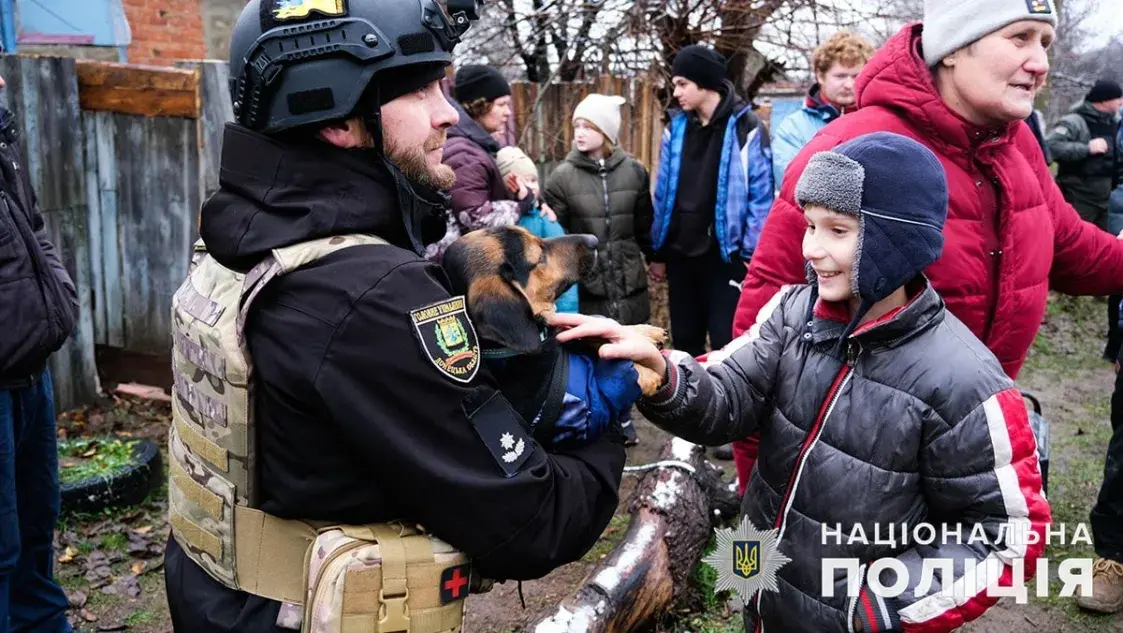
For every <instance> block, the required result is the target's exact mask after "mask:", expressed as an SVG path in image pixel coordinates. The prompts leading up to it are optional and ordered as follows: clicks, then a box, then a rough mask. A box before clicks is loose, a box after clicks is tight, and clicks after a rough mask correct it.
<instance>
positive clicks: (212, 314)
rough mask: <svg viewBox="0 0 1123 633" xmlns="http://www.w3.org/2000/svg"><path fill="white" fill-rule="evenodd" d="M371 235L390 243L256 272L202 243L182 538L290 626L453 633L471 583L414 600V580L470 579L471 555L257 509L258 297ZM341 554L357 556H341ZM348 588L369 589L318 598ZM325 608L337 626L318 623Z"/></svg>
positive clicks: (174, 491)
mask: <svg viewBox="0 0 1123 633" xmlns="http://www.w3.org/2000/svg"><path fill="white" fill-rule="evenodd" d="M371 244H380V245H385V244H387V242H386V241H385V240H383V239H381V238H379V237H377V236H374V235H362V234H355V235H345V236H335V237H328V238H323V239H319V240H313V241H309V242H305V243H301V244H296V245H293V246H288V247H285V248H278V249H274V250H273V251H272V252H271V253H270V255H269V256H268V257H266V258H265V259H264V260H263V261H262V262H261V263H260V264H258V265H257V266H256V267H254V268H253V269H252V270H251V271H250V272H249V273H246V274H242V273H238V272H235V271H232V270H230V269H228V268H225V267H224V266H222V265H221V264H219V263H218V262H217V261H215V259H214V258H213V257H210V256H209V255H207V253H206V251H205V249H204V248H203V247H202V245H201V243H200V244H197V245H196V247H195V253H194V254H193V256H192V261H191V266H190V270H189V274H188V277H187V279H186V281H184V282H183V285H182V286H181V287H180V288H179V290H178V291H177V292H176V294H175V297H174V298H173V301H172V334H173V346H172V369H173V377H174V387H173V394H172V428H171V432H170V435H169V440H168V443H169V454H170V457H171V459H170V460H169V462H170V463H169V479H170V481H169V513H170V523H171V527H172V535H173V537H174V538H175V539H176V541H178V542H179V544H180V546H181V547H182V548H183V550H184V552H185V553H186V554H187V556H188V557H190V558H191V560H193V561H194V562H195V563H196V564H198V565H199V566H200V567H202V568H203V569H204V570H206V572H207V573H208V574H209V575H210V576H211V577H212V578H214V579H215V580H217V581H219V582H220V583H222V584H223V585H226V586H227V587H230V588H233V589H237V590H240V591H245V592H248V593H251V594H254V595H259V596H263V597H266V598H270V599H273V600H278V601H280V602H282V603H284V606H283V608H282V611H281V617H280V618H278V625H279V626H285V627H286V628H293V629H300V630H304V631H320V630H337V631H343V632H344V633H346V632H347V631H348V630H354V631H359V630H362V631H367V630H369V631H412V632H414V633H437V632H439V631H448V630H451V629H453V628H455V627H456V626H458V625H459V623H460V618H461V617H462V607H463V597H466V595H467V593H468V592H467V590H466V589H465V590H464V591H463V594H464V595H463V596H461V595H460V592H459V591H457V592H456V594H455V597H456V598H457V599H458V600H456V601H452V600H448V601H446V600H437V599H436V598H432V599H429V598H426V599H424V600H421V599H420V596H418V599H415V600H410V599H409V598H408V596H409V588H414V590H415V595H416V594H418V593H421V594H422V595H424V596H436V595H437V594H438V593H439V589H438V587H439V586H440V584H441V576H442V572H447V571H451V570H454V569H459V570H461V572H462V574H463V576H462V574H461V573H457V574H455V577H456V578H457V579H458V580H459V579H460V578H461V577H466V576H467V571H468V570H467V567H466V565H465V563H466V562H467V559H466V558H465V557H464V556H463V554H461V553H459V552H456V551H455V550H453V549H452V548H451V547H450V546H448V545H447V544H445V543H443V542H441V541H439V540H437V539H435V538H432V537H429V536H427V535H426V534H425V533H424V532H423V531H422V530H421V529H420V528H419V527H417V526H409V525H408V524H404V525H403V524H379V525H371V526H328V525H326V524H324V523H317V522H314V521H292V520H284V519H279V518H277V517H273V516H270V515H268V514H265V513H264V512H261V511H260V510H258V509H257V507H258V496H259V495H258V488H257V482H256V473H257V470H258V469H257V464H256V452H255V449H254V444H255V436H256V431H255V428H254V419H253V379H252V377H253V363H252V361H251V359H250V357H249V352H248V349H247V347H246V341H245V334H244V326H245V320H246V316H247V314H248V313H249V309H250V306H251V305H252V303H253V300H254V298H255V297H256V296H257V295H258V293H260V292H261V290H262V289H263V288H264V287H265V286H266V285H267V284H268V283H269V281H270V280H271V279H274V278H275V277H278V276H280V275H284V274H287V273H290V272H292V271H294V270H296V269H298V268H300V267H301V266H304V265H307V264H309V263H311V262H314V261H316V260H317V259H320V258H321V257H324V256H326V255H328V254H331V253H333V252H335V251H338V250H340V249H343V248H347V247H350V246H358V245H371ZM328 532H331V533H330V534H328ZM325 535H326V536H327V537H328V538H327V540H326V541H325V540H324V539H323V537H324V536H325ZM325 542H326V543H330V545H325ZM313 543H315V544H316V547H315V548H313V547H312V545H313ZM313 550H314V551H313ZM340 555H344V556H346V557H347V558H345V559H342V560H337V559H339V556H340ZM360 559H362V560H360ZM328 562H333V563H343V567H342V569H343V571H342V575H338V574H337V576H335V577H332V578H326V577H323V576H324V573H325V571H327V570H331V569H336V568H339V567H340V565H339V564H336V565H335V566H334V567H333V566H331V565H328V564H327V563H328ZM348 565H350V571H348ZM310 569H311V570H312V572H311V573H312V574H314V575H315V577H310V572H309V570H310ZM360 572H361V573H360ZM333 573H334V572H333ZM372 573H373V575H372ZM355 574H359V575H355ZM363 574H365V575H363ZM321 580H322V581H323V582H324V586H323V587H321V586H320V585H321ZM336 585H338V586H339V587H342V588H343V589H341V590H340V591H339V592H338V595H337V596H336V598H338V597H339V595H342V597H343V600H342V602H341V603H339V604H342V605H343V606H347V601H348V596H349V595H352V596H359V597H356V598H354V600H352V601H351V603H350V604H351V606H347V608H346V609H344V608H343V607H340V606H339V605H338V604H337V605H336V606H337V608H335V609H334V611H338V613H335V612H333V610H332V608H330V607H327V606H324V605H323V604H321V603H320V601H319V600H320V599H319V598H318V597H317V596H319V595H321V594H324V593H326V594H329V597H330V594H332V593H333V592H334V589H333V590H326V588H327V587H329V586H330V587H335V586H336ZM360 589H361V590H363V591H360ZM419 589H424V590H425V591H424V592H419V591H418V590H419ZM375 590H377V591H375ZM349 591H350V592H351V593H350V594H349V593H348V592H349ZM364 591H365V593H364ZM372 591H375V593H373V594H372V593H371V592H372ZM313 598H315V600H313ZM337 602H338V600H337ZM446 602H451V604H446ZM356 604H361V605H365V606H363V607H362V608H359V607H355V605H356ZM313 606H314V607H315V608H314V609H313V608H309V607H313ZM294 609H295V611H294ZM313 611H315V614H314V613H313ZM344 611H346V612H347V613H346V614H345V613H344ZM411 611H412V616H411V615H410V614H411ZM313 615H315V616H316V617H317V618H321V619H322V620H324V621H325V622H336V624H337V626H334V627H333V626H330V625H329V626H328V628H324V627H318V626H315V625H316V623H315V622H312V619H313V617H312V616H313ZM321 616H322V617H321ZM345 616H346V617H345ZM332 618H335V619H334V620H333V619H332ZM348 618H349V619H348ZM364 618H365V619H364ZM372 618H373V621H372V620H371V619H372ZM286 619H287V621H284V620H286ZM340 621H342V623H343V625H342V628H339V626H338V623H339V622H340ZM348 621H350V623H351V625H350V627H349V626H348V625H347V623H348ZM372 625H373V626H375V628H370V626H372Z"/></svg>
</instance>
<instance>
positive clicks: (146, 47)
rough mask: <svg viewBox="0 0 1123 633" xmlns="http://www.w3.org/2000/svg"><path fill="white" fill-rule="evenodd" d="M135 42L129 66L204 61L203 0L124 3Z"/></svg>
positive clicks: (134, 1)
mask: <svg viewBox="0 0 1123 633" xmlns="http://www.w3.org/2000/svg"><path fill="white" fill-rule="evenodd" d="M124 5H125V16H126V17H127V18H128V20H129V28H130V29H131V30H132V35H133V42H132V44H130V45H129V50H128V55H129V63H130V64H157V65H171V64H173V63H175V62H176V61H177V60H180V59H205V58H206V57H207V46H206V38H205V37H204V29H203V0H124Z"/></svg>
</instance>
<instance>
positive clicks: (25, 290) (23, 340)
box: [0, 109, 78, 390]
mask: <svg viewBox="0 0 1123 633" xmlns="http://www.w3.org/2000/svg"><path fill="white" fill-rule="evenodd" d="M13 123H14V122H13V120H12V115H11V113H10V112H8V111H7V110H2V109H0V323H2V324H3V328H2V329H0V390H2V389H11V388H19V387H24V386H27V385H28V384H30V382H31V381H32V380H34V378H36V377H37V376H38V375H39V374H40V373H42V371H43V369H44V367H45V366H46V362H47V357H48V356H50V355H51V353H52V352H54V351H55V350H57V349H58V348H60V347H62V344H63V343H65V342H66V339H67V337H69V336H70V334H71V333H72V332H73V331H74V324H75V321H76V319H77V315H78V293H77V291H76V290H75V288H74V282H73V281H71V279H70V275H69V274H68V273H67V271H66V267H64V266H63V264H62V262H61V261H60V260H59V257H58V254H57V253H56V252H55V247H54V246H53V245H52V244H51V243H50V241H48V239H47V232H46V227H45V225H44V223H43V216H42V214H41V213H40V212H39V205H38V202H37V201H36V198H35V192H34V191H33V190H32V188H31V180H30V178H29V177H28V174H27V170H26V169H24V167H23V165H22V163H21V158H20V154H19V150H18V149H17V147H16V143H17V142H18V137H19V134H18V131H17V130H16V128H15V127H14V126H13Z"/></svg>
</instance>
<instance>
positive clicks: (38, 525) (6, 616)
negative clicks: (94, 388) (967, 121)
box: [0, 370, 70, 632]
mask: <svg viewBox="0 0 1123 633" xmlns="http://www.w3.org/2000/svg"><path fill="white" fill-rule="evenodd" d="M58 514H59V486H58V448H57V445H56V439H55V407H54V397H53V395H52V382H51V374H50V372H49V371H46V370H44V371H43V373H42V374H41V375H40V376H39V378H38V380H36V381H35V382H34V384H31V385H29V386H27V387H24V388H21V389H3V390H0V631H13V632H14V631H44V632H54V631H70V625H69V623H68V622H67V621H66V609H67V608H68V603H67V599H66V594H64V593H63V591H62V587H60V586H59V585H58V583H57V582H55V579H54V574H53V563H54V550H53V548H52V541H53V536H54V529H55V522H56V521H57V520H58Z"/></svg>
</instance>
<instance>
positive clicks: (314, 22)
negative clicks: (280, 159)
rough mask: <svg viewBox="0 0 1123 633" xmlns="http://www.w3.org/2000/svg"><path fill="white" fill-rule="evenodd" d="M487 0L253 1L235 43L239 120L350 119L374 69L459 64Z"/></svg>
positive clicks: (233, 76)
mask: <svg viewBox="0 0 1123 633" xmlns="http://www.w3.org/2000/svg"><path fill="white" fill-rule="evenodd" d="M479 11H480V0H250V2H249V3H248V4H246V7H245V9H243V10H242V14H241V15H240V16H239V17H238V22H237V23H236V24H235V25H234V32H233V36H232V37H231V42H230V92H231V96H232V98H233V101H234V116H235V118H236V119H237V121H238V122H239V123H241V124H242V125H244V126H246V127H248V128H250V129H252V130H256V131H259V132H265V133H275V132H280V131H283V130H287V129H291V128H294V127H297V126H302V125H308V124H311V123H319V122H324V121H332V120H337V119H343V118H347V117H348V116H351V115H352V113H354V111H355V109H356V106H358V105H359V100H360V97H362V95H363V93H364V91H365V90H366V88H367V86H368V84H370V82H371V80H372V78H374V76H375V74H376V73H379V72H382V71H385V70H389V69H392V68H402V67H403V66H412V65H415V64H427V65H433V64H442V65H448V64H451V63H452V49H453V47H454V46H455V45H456V43H457V42H459V41H460V37H461V36H462V35H463V34H464V32H465V31H467V30H468V26H469V24H470V23H471V21H473V20H477V19H479Z"/></svg>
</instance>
